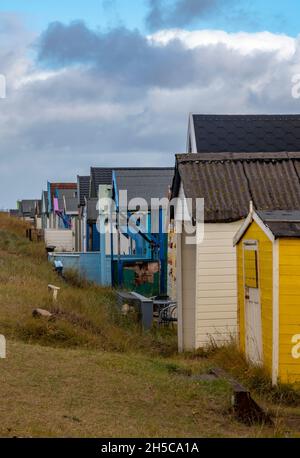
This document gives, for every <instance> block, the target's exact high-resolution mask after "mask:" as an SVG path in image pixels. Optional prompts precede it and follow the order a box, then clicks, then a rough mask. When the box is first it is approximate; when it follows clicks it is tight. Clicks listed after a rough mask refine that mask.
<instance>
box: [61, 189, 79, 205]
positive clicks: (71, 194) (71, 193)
mask: <svg viewBox="0 0 300 458" xmlns="http://www.w3.org/2000/svg"><path fill="white" fill-rule="evenodd" d="M57 197H58V207H59V209H60V210H63V208H64V197H65V199H66V200H68V199H76V201H77V191H76V189H58V190H57Z"/></svg>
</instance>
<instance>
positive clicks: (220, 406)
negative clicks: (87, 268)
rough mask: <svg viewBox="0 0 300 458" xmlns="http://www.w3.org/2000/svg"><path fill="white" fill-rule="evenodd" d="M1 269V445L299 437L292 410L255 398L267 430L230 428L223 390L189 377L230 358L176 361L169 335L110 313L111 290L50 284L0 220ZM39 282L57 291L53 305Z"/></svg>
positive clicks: (297, 411) (43, 264) (15, 231)
mask: <svg viewBox="0 0 300 458" xmlns="http://www.w3.org/2000/svg"><path fill="white" fill-rule="evenodd" d="M0 267H1V270H0V334H4V335H5V336H6V337H7V358H6V359H2V360H0V385H1V403H0V415H1V422H0V437H184V438H187V437H274V436H285V437H286V436H291V435H292V436H297V435H300V433H299V431H300V427H299V422H298V415H300V408H299V406H298V404H297V402H296V401H294V400H293V403H292V404H293V405H291V406H290V407H289V408H287V407H284V406H283V405H282V403H280V402H279V403H278V402H277V403H275V402H273V400H272V401H271V400H270V399H269V398H268V397H267V396H265V395H264V393H263V391H262V392H257V394H256V396H257V400H259V402H260V403H262V404H263V405H264V407H266V408H268V409H270V411H271V413H272V415H273V417H274V422H275V424H274V427H267V426H264V425H253V426H251V427H248V426H246V425H244V424H242V423H240V422H238V421H237V420H236V418H235V417H234V415H233V414H232V411H231V406H230V399H231V389H230V385H229V384H228V383H227V382H226V381H225V380H215V381H200V380H199V378H198V376H199V374H203V373H207V372H208V371H209V369H210V368H211V367H214V366H215V365H216V364H222V361H223V360H224V359H226V360H230V358H228V357H227V356H226V351H228V350H223V354H222V353H215V352H211V354H205V355H204V354H203V355H201V354H198V355H197V354H194V355H193V354H191V355H178V354H177V351H176V335H175V333H174V332H172V331H159V330H153V331H152V332H151V333H143V332H142V331H141V329H140V327H139V325H138V324H137V323H135V317H134V316H133V317H130V318H123V317H121V316H120V315H119V314H118V312H116V310H115V308H114V293H113V292H112V291H110V290H104V289H101V288H97V287H95V286H92V285H88V284H85V283H84V282H79V281H78V279H77V278H76V276H74V275H70V277H69V281H68V283H65V282H62V281H61V280H58V278H57V277H56V276H55V274H54V273H53V271H52V269H51V266H49V264H48V263H47V260H46V256H45V254H44V248H43V246H42V245H41V244H38V243H31V242H29V241H27V240H25V238H24V226H23V224H22V223H19V222H15V221H13V222H12V220H9V219H8V217H7V216H6V215H0ZM48 283H54V284H58V285H59V286H61V288H62V290H61V291H60V294H59V300H58V303H57V304H52V301H51V297H50V296H49V293H48V291H47V284H48ZM35 307H42V308H46V309H48V310H50V311H52V312H54V313H55V320H53V321H51V320H50V321H48V320H45V319H34V318H32V310H33V308H35ZM224 356H225V357H224ZM233 359H234V360H235V358H231V361H232V360H233ZM242 364H243V363H241V366H242ZM230 370H234V368H233V367H231V368H230ZM243 370H244V369H243ZM244 375H245V372H244ZM247 377H248V378H249V376H248V375H247ZM247 377H246V378H244V379H243V381H245V380H246V381H247ZM250 380H252V383H253V380H254V379H253V377H252V379H250V378H249V381H250ZM254 394H255V393H254ZM288 420H290V423H289V421H288Z"/></svg>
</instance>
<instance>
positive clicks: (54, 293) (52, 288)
mask: <svg viewBox="0 0 300 458" xmlns="http://www.w3.org/2000/svg"><path fill="white" fill-rule="evenodd" d="M59 290H60V288H59V287H58V286H54V285H48V291H49V292H51V291H52V293H53V302H56V301H57V296H58V291H59Z"/></svg>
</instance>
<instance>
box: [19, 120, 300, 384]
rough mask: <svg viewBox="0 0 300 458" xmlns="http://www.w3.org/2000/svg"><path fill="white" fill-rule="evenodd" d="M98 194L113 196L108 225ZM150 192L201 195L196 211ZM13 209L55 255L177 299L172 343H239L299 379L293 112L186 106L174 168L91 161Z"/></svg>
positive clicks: (93, 273) (104, 280) (299, 203)
mask: <svg viewBox="0 0 300 458" xmlns="http://www.w3.org/2000/svg"><path fill="white" fill-rule="evenodd" d="M124 190H125V191H126V192H127V198H128V202H129V205H127V206H125V205H123V204H122V192H123V191H124ZM99 198H103V199H106V198H108V199H110V200H112V201H113V202H114V212H115V214H116V215H118V218H117V219H116V220H117V221H118V223H117V224H116V230H115V231H112V230H110V231H109V230H106V229H105V228H107V226H109V225H110V224H111V223H110V219H109V216H111V213H110V211H109V210H108V207H106V208H104V207H102V206H101V205H100V206H99ZM136 199H139V200H136ZM140 199H143V202H145V207H143V205H141V204H140ZM153 199H156V200H157V201H158V200H160V199H163V200H164V201H165V200H166V199H168V201H171V202H175V200H174V199H177V201H178V199H180V201H182V202H186V199H187V200H190V201H191V202H195V201H196V200H197V199H204V206H203V212H202V213H201V212H200V216H201V217H199V214H198V212H197V211H196V205H194V203H192V205H191V206H189V205H186V204H184V205H183V206H180V205H177V204H176V205H173V204H172V205H171V206H170V207H169V208H168V209H167V210H166V209H165V208H163V206H161V205H160V204H156V205H155V204H154V203H153V202H154V201H153ZM177 201H176V202H177ZM11 214H12V215H13V216H19V217H22V218H24V219H26V220H29V221H31V222H32V223H33V224H34V225H35V227H36V229H37V230H38V231H40V232H41V234H42V236H43V238H44V240H45V243H46V246H47V249H48V251H49V259H50V260H51V261H52V262H54V261H59V262H61V263H62V265H63V266H64V267H66V268H74V269H76V270H77V271H78V272H79V273H80V274H81V275H82V276H85V277H87V279H88V280H91V281H95V282H96V283H98V284H101V285H104V286H113V287H115V288H118V289H123V290H128V291H135V292H137V293H138V294H140V295H143V296H145V297H159V298H168V300H170V301H173V302H175V301H176V303H177V328H178V346H179V350H180V351H193V350H196V349H198V348H203V347H207V346H209V345H211V344H214V345H216V344H217V345H221V344H223V343H224V342H228V341H231V340H232V339H238V341H239V345H240V348H241V350H242V351H243V352H244V353H245V355H246V356H247V358H248V359H249V360H250V361H251V362H252V363H253V364H256V365H264V366H265V367H266V369H267V370H268V371H269V373H270V376H271V377H272V380H273V383H274V384H276V383H277V382H278V380H281V381H282V382H291V383H293V382H300V116H297V115H233V116H232V115H227V116H225V115H199V114H191V115H190V116H189V122H188V135H187V149H186V153H184V154H177V155H176V156H175V167H171V168H161V167H154V168H146V167H145V168H141V167H135V168H133V167H128V168H127V167H120V168H115V167H111V168H109V167H92V168H91V169H90V174H89V175H87V176H78V177H77V180H76V182H74V183H50V182H49V183H47V189H45V190H44V191H43V192H42V197H41V199H38V200H32V201H28V200H23V201H20V202H19V203H18V208H17V210H12V211H11ZM153 214H155V217H156V219H155V221H154V219H153ZM136 215H139V216H141V215H143V218H140V219H137V218H136V219H135V222H136V225H135V228H134V229H135V230H133V228H131V227H130V224H128V222H129V221H132V218H135V216H136ZM141 221H142V222H141ZM156 221H157V224H156ZM154 226H155V228H154ZM101 228H104V229H105V230H101ZM110 229H111V227H110ZM192 235H193V236H192Z"/></svg>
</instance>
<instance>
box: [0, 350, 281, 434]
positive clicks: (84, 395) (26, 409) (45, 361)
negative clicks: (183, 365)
mask: <svg viewBox="0 0 300 458" xmlns="http://www.w3.org/2000/svg"><path fill="white" fill-rule="evenodd" d="M176 364H177V366H178V367H180V363H179V362H177V363H176ZM172 367H173V368H174V361H173V360H169V359H161V358H153V357H146V356H145V355H142V354H132V353H131V354H118V353H109V352H98V351H95V350H79V349H77V350H72V349H57V348H56V349H55V348H49V347H41V346H39V345H27V344H24V343H20V342H9V344H8V358H7V359H6V360H2V361H1V360H0V368H1V369H0V384H1V397H2V401H1V406H0V413H1V424H0V436H2V437H3V436H5V437H7V436H18V437H262V436H263V435H264V436H266V435H272V434H273V432H272V431H271V430H267V429H261V428H260V427H252V428H248V427H246V426H244V425H242V424H239V423H237V422H236V421H235V420H234V419H233V417H232V416H231V415H230V414H229V398H230V395H229V389H228V385H227V384H226V383H225V382H223V381H217V382H214V383H204V382H197V381H193V380H192V379H190V378H189V377H186V376H184V375H182V374H180V373H177V371H174V370H173V369H172Z"/></svg>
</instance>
